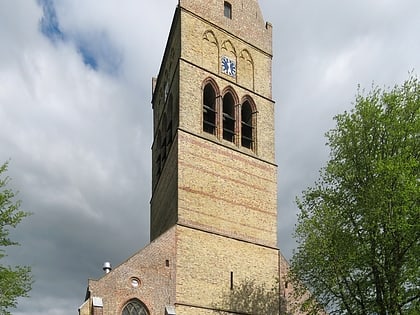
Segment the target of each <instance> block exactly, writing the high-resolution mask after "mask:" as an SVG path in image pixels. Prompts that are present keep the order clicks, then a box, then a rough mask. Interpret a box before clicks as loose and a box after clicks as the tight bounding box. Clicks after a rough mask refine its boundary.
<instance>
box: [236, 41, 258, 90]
mask: <svg viewBox="0 0 420 315" xmlns="http://www.w3.org/2000/svg"><path fill="white" fill-rule="evenodd" d="M238 83H239V84H241V85H243V86H245V87H247V88H249V89H251V90H254V61H253V59H252V56H251V54H250V53H249V51H248V50H247V49H244V50H242V51H241V53H240V54H239V60H238Z"/></svg>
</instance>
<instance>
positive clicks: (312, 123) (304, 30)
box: [0, 0, 420, 315]
mask: <svg viewBox="0 0 420 315" xmlns="http://www.w3.org/2000/svg"><path fill="white" fill-rule="evenodd" d="M176 5H177V1H176V0H153V1H145V0H124V1H120V0H119V1H117V0H106V1H104V0H83V1H82V0H80V1H76V0H60V1H54V0H39V1H37V0H0V162H4V161H6V160H8V159H10V165H9V172H8V175H10V176H11V177H12V178H13V181H12V182H11V187H13V188H14V189H16V190H19V191H20V193H19V198H20V199H21V200H22V208H23V209H25V210H27V211H30V212H32V213H33V215H32V216H31V217H30V218H28V219H26V220H25V221H24V222H23V223H22V224H21V225H19V226H18V229H17V230H15V231H14V232H13V237H14V238H15V239H16V240H18V241H20V242H21V244H22V246H20V247H16V248H13V249H10V250H9V251H8V253H9V257H8V258H7V261H3V263H5V262H7V263H8V264H27V265H30V266H32V268H33V273H34V277H35V281H36V282H35V284H34V287H33V290H32V292H31V298H30V299H23V300H21V301H20V304H19V307H18V309H17V311H16V312H14V314H19V315H23V314H31V315H37V314H43V315H53V314H54V315H55V314H57V315H61V314H77V308H78V307H79V306H80V305H81V304H82V302H83V298H84V294H85V290H86V285H87V279H88V278H98V277H99V276H101V274H102V270H101V266H102V263H103V262H104V261H107V260H109V261H111V262H112V263H113V264H114V265H117V264H119V263H121V262H122V261H123V260H125V259H126V258H127V257H129V256H130V255H131V254H133V253H134V252H136V251H137V250H139V249H140V248H142V247H143V246H144V245H145V244H147V243H148V235H149V224H148V223H149V213H148V212H149V200H150V194H151V151H150V147H151V142H152V111H151V105H150V100H151V77H152V76H155V75H156V74H157V72H158V70H159V65H160V61H161V58H162V54H163V49H164V47H165V43H166V39H167V36H168V32H169V27H170V23H171V19H172V16H173V12H174V9H175V7H176ZM260 5H261V8H262V11H263V14H264V17H265V19H266V20H268V21H270V22H271V23H272V24H273V26H274V55H275V56H274V63H273V77H274V79H273V94H274V99H275V100H276V137H277V141H276V152H277V162H278V165H279V195H278V199H279V232H278V235H279V247H280V248H281V249H282V251H283V252H284V254H285V255H286V257H288V258H290V257H291V254H292V250H293V248H294V246H295V243H294V241H293V239H292V231H293V226H294V223H295V220H296V212H297V209H296V206H295V204H294V199H295V196H297V195H299V193H300V192H301V191H302V190H303V189H304V188H306V187H307V186H309V185H311V184H312V183H313V182H314V181H315V179H316V177H317V174H318V170H319V168H320V167H321V166H322V165H323V163H324V162H325V160H326V159H327V156H328V149H327V148H326V147H325V146H324V143H325V138H324V133H325V132H326V131H327V130H328V129H330V128H332V127H333V126H334V123H333V120H332V117H333V116H334V115H335V114H337V113H340V112H342V111H343V110H345V109H349V108H351V106H352V101H353V100H354V95H355V93H356V90H357V85H358V84H360V85H361V86H362V87H365V88H367V89H368V90H369V89H370V87H371V86H372V82H375V83H376V84H377V85H379V86H392V85H394V84H396V83H401V82H402V81H404V80H405V79H406V78H407V77H408V74H409V72H411V71H414V72H416V73H418V71H419V69H420V1H418V0H351V1H350V0H343V1H337V0H319V1H314V0H260Z"/></svg>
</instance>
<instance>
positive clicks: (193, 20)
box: [79, 0, 281, 315]
mask: <svg viewBox="0 0 420 315" xmlns="http://www.w3.org/2000/svg"><path fill="white" fill-rule="evenodd" d="M271 67H272V27H271V25H270V24H269V23H266V22H265V21H264V19H263V16H262V14H261V10H260V8H259V4H258V1H257V0H229V1H223V0H207V1H203V0H179V2H178V6H177V9H176V11H175V14H174V18H173V22H172V26H171V30H170V34H169V38H168V42H167V46H166V49H165V52H164V56H163V60H162V64H161V68H160V71H159V74H158V77H157V78H156V79H153V84H152V86H153V96H152V107H153V135H154V137H153V145H152V164H153V165H152V197H151V201H150V211H151V212H150V238H151V243H150V244H149V245H148V246H147V247H146V248H144V249H142V250H141V251H139V252H138V253H136V254H135V255H133V256H132V257H130V258H129V259H127V260H126V261H125V262H124V263H122V264H121V265H119V266H118V267H116V268H115V269H114V270H112V271H111V272H109V273H107V274H106V275H104V276H103V277H102V278H101V279H99V280H89V285H88V290H87V294H86V301H85V303H84V304H83V305H82V306H81V307H80V309H79V313H80V314H81V315H91V314H104V315H108V314H122V315H130V314H142V315H161V314H162V315H163V314H178V315H201V314H203V315H204V314H217V310H218V309H219V310H220V304H219V301H220V297H221V295H222V294H223V293H224V292H226V290H231V289H232V288H233V287H234V286H235V285H237V284H239V283H240V282H241V281H243V280H245V279H250V280H253V281H256V282H257V283H261V284H263V283H264V284H266V285H267V286H268V287H271V286H272V285H273V284H274V283H275V282H276V280H277V279H278V278H279V274H280V271H279V268H280V263H281V262H280V255H279V250H278V248H277V166H276V164H275V156H274V151H275V148H274V102H273V100H272V88H271ZM226 311H229V310H226ZM95 312H96V313H95ZM232 314H233V313H232Z"/></svg>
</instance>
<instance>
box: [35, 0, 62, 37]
mask: <svg viewBox="0 0 420 315" xmlns="http://www.w3.org/2000/svg"><path fill="white" fill-rule="evenodd" d="M38 3H39V4H40V6H41V7H42V11H43V12H44V15H43V17H42V18H41V20H40V21H39V25H40V29H41V32H42V34H44V35H45V36H46V37H47V38H48V39H49V40H51V41H52V42H53V43H56V42H58V41H63V40H64V34H63V32H62V31H61V29H60V25H59V22H58V18H57V12H56V11H55V7H54V3H53V1H52V0H38Z"/></svg>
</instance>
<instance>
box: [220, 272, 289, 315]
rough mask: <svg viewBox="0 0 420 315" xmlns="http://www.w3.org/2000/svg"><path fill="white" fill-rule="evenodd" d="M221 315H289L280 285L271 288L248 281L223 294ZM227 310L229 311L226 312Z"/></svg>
mask: <svg viewBox="0 0 420 315" xmlns="http://www.w3.org/2000/svg"><path fill="white" fill-rule="evenodd" d="M216 307H217V308H219V309H221V310H220V311H219V313H220V314H232V311H233V312H234V314H243V315H251V314H252V315H256V314H258V315H275V314H278V315H287V313H286V310H285V309H286V304H285V300H284V298H283V297H282V296H281V294H280V291H279V285H278V283H277V284H275V285H273V286H272V287H271V288H269V287H267V286H266V285H264V284H259V283H257V282H255V281H254V280H250V279H246V280H243V281H241V282H240V283H239V284H237V285H235V286H234V287H233V288H232V289H231V290H227V291H225V292H224V293H223V295H222V299H221V303H220V305H217V306H216ZM226 310H229V312H228V311H226Z"/></svg>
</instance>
